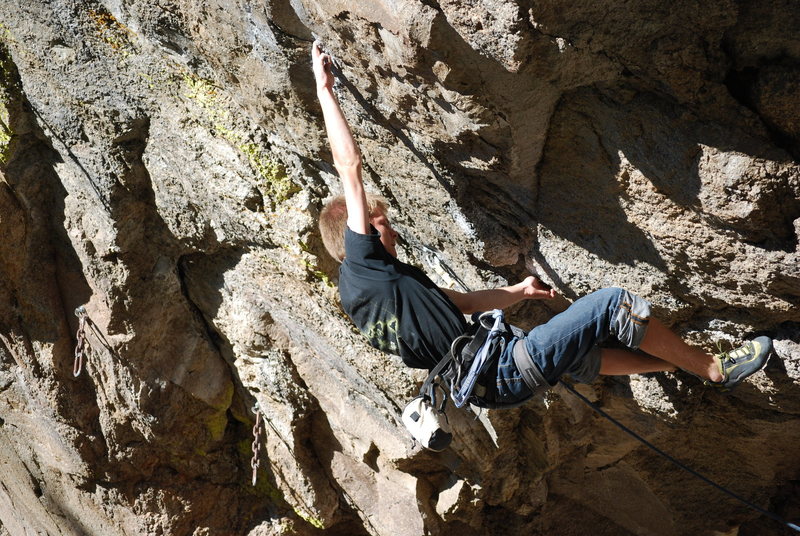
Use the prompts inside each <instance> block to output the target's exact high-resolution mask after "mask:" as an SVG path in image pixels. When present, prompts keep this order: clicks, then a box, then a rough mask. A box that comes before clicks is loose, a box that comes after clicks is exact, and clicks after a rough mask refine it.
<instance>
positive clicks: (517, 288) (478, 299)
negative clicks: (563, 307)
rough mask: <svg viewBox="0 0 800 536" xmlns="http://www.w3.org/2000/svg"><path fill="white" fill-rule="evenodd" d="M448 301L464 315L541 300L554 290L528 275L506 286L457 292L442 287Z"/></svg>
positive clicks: (549, 296) (550, 295)
mask: <svg viewBox="0 0 800 536" xmlns="http://www.w3.org/2000/svg"><path fill="white" fill-rule="evenodd" d="M442 291H443V292H444V293H445V294H447V297H448V298H450V301H452V302H453V304H454V305H455V306H456V307H457V308H458V310H459V311H461V312H462V313H464V314H465V315H468V314H472V313H475V312H478V311H490V310H492V309H505V308H506V307H508V306H510V305H514V304H515V303H517V302H519V301H522V300H542V299H550V298H554V297H555V295H556V292H555V291H554V290H553V289H550V288H548V287H547V286H546V285H545V284H544V283H542V282H541V281H540V280H539V279H538V278H536V277H533V276H529V277H527V278H525V280H524V281H522V282H520V283H517V284H516V285H511V286H508V287H501V288H492V289H487V290H477V291H474V292H458V291H455V290H450V289H446V288H443V289H442Z"/></svg>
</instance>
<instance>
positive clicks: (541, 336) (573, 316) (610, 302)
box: [495, 288, 650, 403]
mask: <svg viewBox="0 0 800 536" xmlns="http://www.w3.org/2000/svg"><path fill="white" fill-rule="evenodd" d="M649 318H650V304H649V303H648V302H647V301H646V300H644V299H642V298H640V297H639V296H636V295H634V294H631V293H630V292H628V291H627V290H623V289H621V288H606V289H603V290H598V291H597V292H593V293H591V294H588V295H586V296H584V297H583V298H580V299H578V300H576V301H575V302H574V303H573V304H572V305H570V306H569V308H568V309H567V310H566V311H564V312H562V313H559V314H557V315H556V316H554V317H553V318H551V319H550V320H549V321H548V322H547V323H545V324H541V325H539V326H536V327H535V328H533V329H532V330H531V331H529V332H528V333H527V335H525V337H524V338H523V339H519V344H525V348H526V349H527V350H528V353H529V354H530V355H531V357H532V358H533V361H534V363H536V364H537V365H538V366H539V369H540V370H541V371H542V374H543V375H544V377H545V379H546V380H547V381H548V382H549V383H550V384H551V385H555V384H556V382H557V381H558V379H559V378H560V377H561V376H562V375H564V374H569V375H570V376H572V378H573V379H575V380H576V381H578V382H582V383H591V382H592V381H594V380H595V378H597V376H598V374H599V372H600V347H599V345H600V344H602V343H603V342H605V341H606V340H608V339H609V338H610V337H615V338H616V339H617V340H618V341H619V342H620V343H622V344H623V345H625V346H627V347H628V348H631V349H634V350H635V349H637V348H638V347H639V345H640V344H641V342H642V339H644V335H645V333H646V332H647V323H648V320H649ZM515 342H516V341H510V342H509V344H507V345H506V347H505V348H504V350H503V353H502V354H501V355H500V359H499V361H498V365H497V392H496V394H495V400H496V401H497V402H503V403H515V402H519V401H522V400H525V399H526V398H528V397H530V395H531V392H530V389H528V386H527V385H525V382H524V381H523V380H522V376H521V375H520V373H519V371H518V370H517V367H516V365H515V364H514V358H513V347H514V343H515Z"/></svg>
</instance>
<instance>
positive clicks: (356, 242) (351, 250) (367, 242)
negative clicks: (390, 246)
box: [344, 225, 391, 265]
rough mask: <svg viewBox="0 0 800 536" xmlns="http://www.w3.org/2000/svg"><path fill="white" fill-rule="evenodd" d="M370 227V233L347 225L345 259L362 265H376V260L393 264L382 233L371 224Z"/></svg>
mask: <svg viewBox="0 0 800 536" xmlns="http://www.w3.org/2000/svg"><path fill="white" fill-rule="evenodd" d="M369 228H370V231H372V232H371V233H370V234H360V233H357V232H355V231H353V230H352V229H350V228H349V227H345V231H344V256H345V259H346V260H347V261H348V262H351V263H355V264H360V265H364V264H368V265H374V264H375V263H376V262H378V263H387V264H391V261H390V259H389V257H390V256H389V252H387V251H386V248H384V247H383V243H382V242H381V235H380V233H379V232H378V231H376V230H375V228H374V227H373V226H371V225H370V226H369Z"/></svg>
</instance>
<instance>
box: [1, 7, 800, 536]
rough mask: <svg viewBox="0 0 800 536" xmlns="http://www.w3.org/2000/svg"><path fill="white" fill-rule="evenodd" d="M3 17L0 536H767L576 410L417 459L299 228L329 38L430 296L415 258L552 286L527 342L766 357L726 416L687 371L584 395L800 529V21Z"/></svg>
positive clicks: (737, 12) (540, 407)
mask: <svg viewBox="0 0 800 536" xmlns="http://www.w3.org/2000/svg"><path fill="white" fill-rule="evenodd" d="M0 12H1V13H2V14H3V15H2V20H0V41H1V42H2V45H0V119H1V120H2V124H0V179H2V180H0V227H2V240H1V241H0V359H1V363H0V461H2V471H0V482H1V483H2V485H1V486H0V524H1V525H2V530H0V533H9V534H53V535H55V534H98V535H100V534H102V535H133V534H174V535H184V534H194V535H217V534H220V535H223V534H249V535H259V534H269V535H272V534H275V535H278V534H319V533H323V532H324V533H326V534H348V535H352V534H372V535H382V536H383V535H386V536H389V535H418V534H428V533H430V534H460V535H471V534H475V535H479V534H498V535H502V534H538V533H541V534H586V533H589V532H591V533H596V534H615V535H618V534H653V535H665V536H667V535H682V534H693V535H694V534H783V533H784V532H783V530H782V528H781V526H780V525H779V524H777V523H775V522H774V521H772V520H769V519H768V518H767V517H765V516H761V515H759V514H758V513H755V512H753V511H751V510H748V509H746V508H745V507H743V506H741V505H740V504H738V503H737V502H735V501H733V500H731V499H729V498H728V497H726V496H725V495H722V494H721V493H719V492H717V491H715V490H713V489H712V488H709V487H708V486H707V485H705V484H704V483H702V482H700V481H698V480H696V479H694V478H692V477H690V476H689V475H687V474H685V473H682V472H680V471H679V470H677V469H676V468H675V467H674V466H672V465H670V464H669V463H668V462H666V461H664V460H662V459H661V458H658V457H657V456H656V455H654V454H653V453H651V452H650V451H648V450H646V449H644V448H643V447H641V446H640V445H639V444H638V443H636V442H635V441H633V440H631V439H630V438H628V437H627V436H625V435H623V434H621V433H620V432H619V431H618V430H617V429H616V428H613V427H612V426H611V425H609V424H608V423H607V422H605V421H604V420H602V419H600V418H599V417H597V416H595V414H593V413H592V412H591V410H589V409H588V408H587V407H586V406H584V405H583V404H582V403H581V402H580V401H578V400H577V399H576V398H575V397H574V396H572V395H571V394H570V393H568V392H566V391H563V390H561V389H556V390H554V391H553V392H551V394H550V395H549V396H548V397H547V398H546V399H545V400H543V401H540V402H536V403H531V404H528V405H527V406H525V407H523V408H520V409H516V410H511V411H505V412H497V411H494V412H488V413H485V414H482V415H480V418H478V419H475V418H474V416H472V415H470V414H468V413H464V412H454V411H451V419H452V421H453V426H454V429H455V434H456V439H455V442H454V445H453V447H452V448H450V449H448V450H447V451H445V452H444V453H441V454H431V453H428V452H425V451H421V450H420V449H419V447H414V446H413V445H412V444H411V441H410V439H409V437H408V436H407V435H406V433H405V431H404V429H403V428H402V424H401V423H400V421H399V415H400V411H401V408H402V407H403V405H404V404H405V402H406V401H407V400H408V399H409V398H410V396H411V395H412V393H413V390H414V388H415V385H417V382H418V381H419V380H420V379H421V377H422V373H421V372H419V371H409V370H407V369H404V368H403V367H402V365H401V363H400V362H399V360H398V359H396V358H394V357H391V356H385V355H381V354H380V353H378V352H377V351H375V350H373V349H371V348H369V347H368V346H367V345H366V344H365V342H364V340H363V339H362V338H361V337H360V336H359V335H358V333H356V332H355V330H354V328H353V327H352V326H351V324H350V323H349V320H348V319H347V318H346V317H345V316H344V315H343V313H342V312H341V310H340V309H339V307H338V304H337V296H336V291H335V279H336V274H337V271H336V267H335V265H334V263H333V261H331V260H330V259H329V258H327V257H326V255H325V253H324V250H323V248H322V246H321V242H320V239H319V236H318V233H317V231H316V226H315V221H316V216H317V214H318V212H319V210H320V208H321V206H322V204H323V202H324V200H325V199H326V198H328V197H330V196H331V195H334V194H336V193H338V192H339V185H338V182H337V181H338V179H337V177H336V175H335V173H334V171H333V168H332V165H331V157H330V153H329V150H328V148H327V140H326V138H325V133H324V129H323V125H322V119H321V114H320V110H319V107H318V105H317V102H316V96H315V91H314V85H313V78H312V74H311V70H310V64H309V51H310V43H311V40H312V39H313V36H315V35H316V36H319V37H321V38H322V39H323V40H324V41H325V43H326V45H327V47H328V48H329V50H330V51H331V52H333V54H334V55H335V58H336V63H337V65H338V67H339V69H340V75H339V77H338V82H337V91H338V93H339V96H340V100H341V103H342V107H343V109H344V111H345V114H346V115H347V117H348V119H349V120H350V122H351V125H352V128H353V131H354V133H355V135H356V137H357V139H358V141H359V143H360V146H361V149H362V152H363V155H364V160H365V175H366V180H367V182H368V188H369V189H370V190H372V191H374V192H377V193H380V194H382V195H384V196H385V197H386V198H387V199H389V201H390V204H391V206H392V210H393V213H392V218H393V221H394V222H395V224H396V227H397V228H398V230H400V231H401V232H402V234H403V235H404V237H405V242H404V244H403V247H402V251H401V256H402V257H403V258H404V259H406V260H408V261H410V262H414V263H417V264H420V265H422V266H423V267H425V268H426V269H427V270H428V271H429V272H430V273H431V274H432V276H436V277H443V279H442V281H441V282H442V284H443V285H444V284H448V281H447V277H446V274H444V272H442V270H441V267H440V266H439V265H438V264H437V263H436V262H433V261H432V259H433V258H434V257H432V256H431V253H430V252H431V251H434V252H435V254H434V256H436V257H438V258H439V259H440V260H441V262H443V263H444V264H446V265H447V266H449V267H450V268H452V269H453V270H454V271H455V272H457V273H458V274H460V276H461V277H462V278H463V280H464V281H466V283H467V285H469V286H470V287H473V288H478V287H483V286H495V285H500V284H504V283H506V282H515V281H516V280H518V279H520V278H522V277H524V276H525V275H526V274H527V273H528V272H529V271H535V272H536V273H538V274H539V275H540V276H541V277H542V278H543V279H545V280H547V281H548V282H550V283H551V284H552V285H553V286H554V287H555V288H557V290H558V291H559V292H560V293H561V295H562V296H563V297H564V298H563V299H561V300H560V301H559V303H557V304H556V305H552V304H548V306H547V307H546V306H544V305H542V304H538V303H527V304H524V305H522V306H518V307H516V308H514V309H512V310H510V311H509V312H508V313H509V315H510V317H511V319H512V320H513V321H514V323H516V324H518V325H520V326H524V327H529V326H532V325H533V324H534V323H536V322H540V321H543V320H545V319H546V318H547V317H548V316H549V315H551V314H552V313H553V312H554V311H556V310H558V309H559V308H563V307H565V306H566V303H567V300H572V299H574V298H577V297H579V296H581V295H583V294H585V293H587V292H589V291H591V290H595V289H598V288H601V287H605V286H610V285H616V286H623V287H627V288H629V289H630V290H632V291H634V292H637V293H639V294H641V295H642V296H644V297H646V298H648V299H649V300H651V301H652V302H653V305H654V310H655V311H656V313H657V315H658V316H659V317H661V318H662V319H664V320H665V321H666V322H667V323H669V324H671V325H673V326H674V327H675V329H677V330H678V331H680V332H681V333H682V334H684V335H685V336H687V337H688V338H689V339H691V340H692V341H694V342H695V343H697V344H700V345H703V346H705V347H706V348H708V349H713V348H714V341H717V340H723V341H729V342H730V343H731V344H735V343H737V342H739V341H741V340H742V339H744V338H747V337H749V336H752V335H753V334H759V333H765V334H769V335H770V336H772V337H774V338H775V340H776V343H775V349H776V355H775V356H774V357H773V359H772V360H771V362H770V365H769V366H768V367H767V369H766V370H765V371H764V372H762V373H759V374H757V375H756V376H754V377H753V379H752V380H750V381H749V382H748V383H747V384H746V385H744V386H742V387H740V388H739V389H737V391H735V392H734V393H733V394H730V395H728V396H724V395H721V394H719V393H716V392H711V391H710V390H709V389H707V388H704V387H703V386H702V385H701V383H700V382H699V381H698V380H696V379H695V378H693V377H691V376H688V375H686V374H683V373H676V374H658V375H647V376H636V377H631V378H612V379H605V380H602V381H599V382H597V384H595V385H593V386H590V387H589V386H586V387H582V388H581V390H582V392H584V393H585V394H587V395H588V396H589V397H590V398H592V399H593V400H595V401H597V402H598V403H599V404H600V405H601V406H602V407H603V408H604V410H605V411H607V412H609V413H611V414H612V415H614V416H616V417H618V418H620V419H622V420H623V421H624V422H625V423H627V424H628V425H630V426H631V427H632V428H634V429H636V430H637V431H638V432H639V433H641V434H643V435H644V436H646V437H647V438H648V439H651V440H652V441H653V442H655V443H656V444H658V445H659V446H661V447H662V448H664V449H665V450H667V451H668V452H670V453H671V454H673V455H674V456H676V457H677V458H678V459H680V460H682V461H684V462H685V463H687V464H688V465H690V466H693V467H697V468H699V469H701V470H702V471H703V472H704V473H705V474H706V475H708V476H709V477H711V478H713V479H714V480H716V481H718V482H719V483H720V484H722V485H725V486H727V487H730V488H731V489H733V491H735V492H736V493H737V494H739V495H741V496H743V497H746V498H748V499H749V500H752V501H754V502H755V503H757V504H758V505H760V506H761V507H762V508H765V509H768V510H770V511H773V512H776V513H777V514H778V515H780V516H783V517H786V518H790V519H794V520H797V519H798V517H800V509H799V508H798V503H799V502H800V487H798V482H800V463H799V462H798V455H797V454H798V447H797V445H798V442H800V310H798V305H800V266H799V265H798V256H799V254H800V251H799V249H798V248H800V242H798V235H800V165H798V158H800V91H799V89H800V40H798V38H797V31H796V29H797V28H798V26H800V8H798V6H797V4H796V3H794V2H789V1H787V0H783V1H775V2H744V1H741V0H739V1H735V0H724V1H723V0H720V1H716V0H711V1H710V2H703V3H697V2H687V1H678V2H656V1H653V0H637V1H632V2H611V1H599V2H598V1H592V2H570V3H567V4H565V3H563V2H556V1H554V0H545V1H531V0H516V1H513V0H483V1H480V0H469V1H463V2H457V1H454V0H438V1H436V0H392V1H380V2H354V1H345V0H329V1H326V2H322V1H317V0H267V1H266V2H250V1H247V0H228V1H221V0H206V1H199V0H104V1H99V0H52V1H49V2H43V1H41V0H38V1H37V0H34V1H32V2H19V1H17V0H0ZM437 274H440V276H437ZM441 274H444V275H441ZM81 305H85V309H86V311H87V313H88V318H89V321H88V323H87V324H86V329H85V331H86V338H87V340H88V342H89V345H90V350H89V351H88V352H87V355H86V358H85V362H84V363H83V373H82V374H80V375H79V376H77V377H74V376H73V366H74V354H73V349H74V347H75V345H76V342H77V340H76V330H77V329H78V318H76V317H75V315H74V314H73V311H74V310H75V309H76V308H77V307H78V306H81ZM256 405H257V410H258V411H260V412H261V413H262V414H263V415H264V421H261V426H262V429H261V431H260V434H259V437H260V442H261V448H260V449H259V459H260V465H259V466H258V468H257V469H258V471H257V477H258V481H257V484H256V486H252V485H251V465H250V463H251V456H252V453H251V441H252V431H251V430H252V427H253V425H254V423H255V420H256V418H255V414H254V413H253V407H254V406H256Z"/></svg>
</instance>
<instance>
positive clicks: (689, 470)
mask: <svg viewBox="0 0 800 536" xmlns="http://www.w3.org/2000/svg"><path fill="white" fill-rule="evenodd" d="M559 383H560V384H561V385H562V386H564V388H565V389H567V391H569V392H570V393H572V394H573V395H575V396H576V397H578V398H579V399H580V400H582V401H583V402H584V403H585V404H586V405H587V406H589V407H590V408H592V410H593V411H595V412H596V413H598V414H599V415H601V416H603V417H605V418H606V419H608V420H609V422H611V423H612V424H613V425H614V426H616V427H617V428H619V429H620V430H622V431H623V432H625V433H626V434H628V435H629V436H631V437H633V438H634V439H636V440H637V441H639V442H640V443H641V444H643V445H644V446H646V447H647V448H649V449H650V450H652V451H653V452H655V453H656V454H658V455H659V456H661V457H663V458H664V459H665V460H667V461H669V462H671V463H673V464H674V465H676V466H678V467H680V468H681V469H683V470H684V471H686V472H687V473H689V474H691V475H692V476H694V477H696V478H699V479H700V480H702V481H703V482H705V483H706V484H709V485H710V486H713V487H715V488H717V489H718V490H719V491H721V492H723V493H725V494H727V495H729V496H731V497H733V498H734V499H736V500H737V501H739V502H741V503H742V504H744V505H745V506H747V507H749V508H752V509H753V510H755V511H756V512H759V513H761V514H764V515H765V516H767V517H769V518H771V519H773V520H775V521H777V522H778V523H781V524H783V525H785V526H787V527H788V528H790V529H792V530H794V531H796V532H800V526H798V525H795V524H794V523H789V522H788V521H786V520H785V519H783V518H782V517H780V516H779V515H777V514H774V513H772V512H770V511H768V510H764V509H763V508H761V507H759V506H757V505H755V504H753V503H751V502H750V501H748V500H747V499H745V498H743V497H741V496H740V495H737V494H736V493H734V492H732V491H731V490H729V489H727V488H725V487H724V486H722V485H720V484H717V483H716V482H714V481H713V480H711V479H710V478H708V477H706V476H704V475H702V474H700V473H698V472H697V471H695V470H694V469H692V468H691V467H688V466H687V465H685V464H683V463H681V462H679V461H678V460H676V459H675V458H673V457H672V456H670V455H669V454H667V453H666V452H664V451H663V450H661V449H660V448H658V447H656V446H655V445H653V444H652V443H650V442H649V441H648V440H646V439H645V438H643V437H642V436H640V435H639V434H637V433H636V432H634V431H633V430H631V429H630V428H628V427H627V426H625V425H624V424H622V423H621V422H619V421H618V420H616V419H615V418H614V417H612V416H611V415H609V414H608V413H606V412H605V411H603V410H602V409H600V407H598V406H597V404H594V403H593V402H592V401H590V400H589V399H588V398H586V397H585V396H583V395H582V394H580V393H579V392H578V391H576V390H575V388H574V387H572V386H571V385H569V384H568V383H566V382H565V381H563V380H559Z"/></svg>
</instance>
